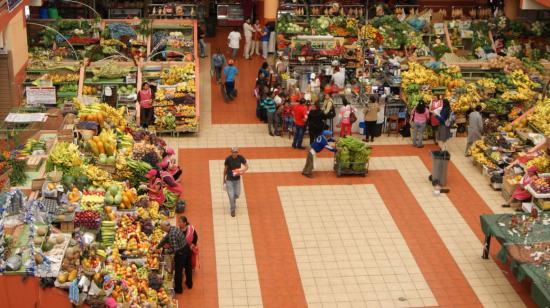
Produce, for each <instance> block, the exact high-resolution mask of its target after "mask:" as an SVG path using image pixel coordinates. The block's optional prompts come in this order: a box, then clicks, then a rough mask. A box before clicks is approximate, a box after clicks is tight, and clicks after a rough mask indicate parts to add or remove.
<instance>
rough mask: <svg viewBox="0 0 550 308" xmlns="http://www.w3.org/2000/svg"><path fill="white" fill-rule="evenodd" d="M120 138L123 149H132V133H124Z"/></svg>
mask: <svg viewBox="0 0 550 308" xmlns="http://www.w3.org/2000/svg"><path fill="white" fill-rule="evenodd" d="M119 139H120V143H119V145H120V148H121V149H131V148H132V147H133V146H134V138H133V137H132V135H130V134H122V135H120V137H119Z"/></svg>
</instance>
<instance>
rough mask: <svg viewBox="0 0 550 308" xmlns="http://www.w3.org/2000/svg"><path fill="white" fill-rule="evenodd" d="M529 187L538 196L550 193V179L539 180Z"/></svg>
mask: <svg viewBox="0 0 550 308" xmlns="http://www.w3.org/2000/svg"><path fill="white" fill-rule="evenodd" d="M529 185H531V188H533V190H534V191H535V192H536V193H538V194H548V193H550V178H537V179H535V180H533V182H531V184H529Z"/></svg>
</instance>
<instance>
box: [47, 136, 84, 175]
mask: <svg viewBox="0 0 550 308" xmlns="http://www.w3.org/2000/svg"><path fill="white" fill-rule="evenodd" d="M80 156H81V154H80V151H79V150H78V147H77V146H76V145H75V144H73V143H68V142H58V143H56V144H55V145H54V146H53V148H52V150H51V151H50V154H49V156H48V160H47V161H46V170H47V171H52V170H54V169H58V170H62V171H66V170H68V169H69V168H71V167H76V166H80V165H81V164H82V160H81V158H80Z"/></svg>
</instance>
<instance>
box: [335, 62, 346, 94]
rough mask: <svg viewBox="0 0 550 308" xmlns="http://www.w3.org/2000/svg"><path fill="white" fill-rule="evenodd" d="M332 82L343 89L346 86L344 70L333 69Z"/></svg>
mask: <svg viewBox="0 0 550 308" xmlns="http://www.w3.org/2000/svg"><path fill="white" fill-rule="evenodd" d="M332 82H333V83H334V84H335V85H336V86H337V87H338V88H339V89H343V88H344V87H345V84H346V70H345V69H342V68H340V67H336V68H335V69H334V73H333V74H332Z"/></svg>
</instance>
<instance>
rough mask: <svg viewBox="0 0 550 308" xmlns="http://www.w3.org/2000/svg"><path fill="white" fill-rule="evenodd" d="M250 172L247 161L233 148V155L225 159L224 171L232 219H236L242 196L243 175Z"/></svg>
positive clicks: (224, 184) (224, 182)
mask: <svg viewBox="0 0 550 308" xmlns="http://www.w3.org/2000/svg"><path fill="white" fill-rule="evenodd" d="M247 170H248V163H247V162H246V159H245V158H244V157H243V156H241V155H239V149H238V148H235V147H233V148H231V155H229V156H228V157H227V158H226V159H225V163H224V169H223V186H224V190H225V191H227V195H228V196H229V210H230V211H231V217H235V210H236V209H237V204H236V202H237V199H239V196H240V194H241V175H243V174H244V173H245V172H246V171H247Z"/></svg>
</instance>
